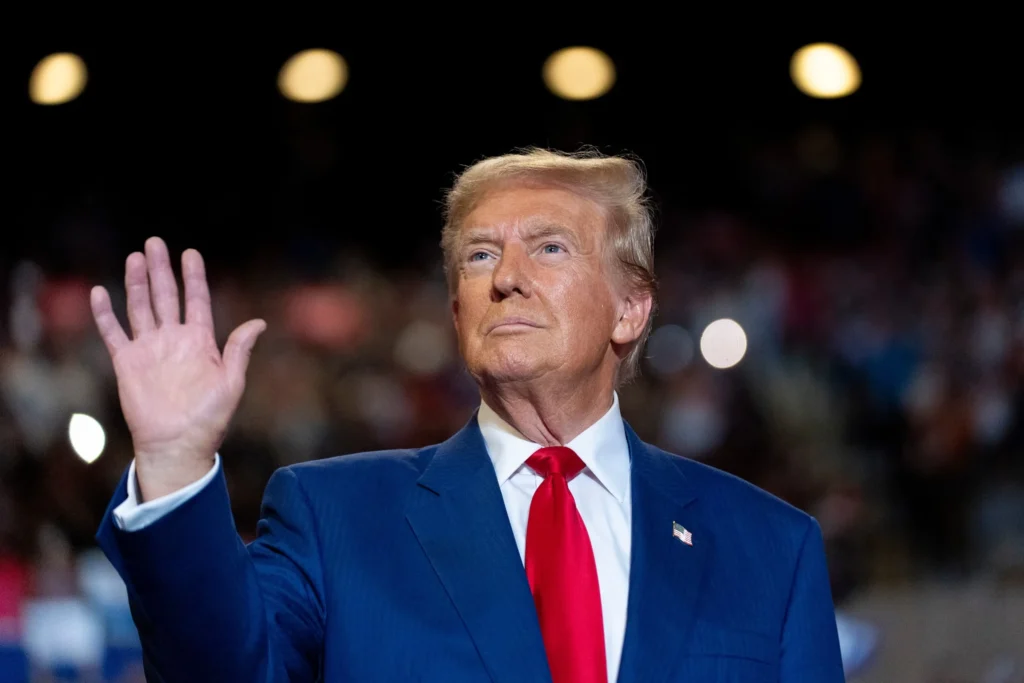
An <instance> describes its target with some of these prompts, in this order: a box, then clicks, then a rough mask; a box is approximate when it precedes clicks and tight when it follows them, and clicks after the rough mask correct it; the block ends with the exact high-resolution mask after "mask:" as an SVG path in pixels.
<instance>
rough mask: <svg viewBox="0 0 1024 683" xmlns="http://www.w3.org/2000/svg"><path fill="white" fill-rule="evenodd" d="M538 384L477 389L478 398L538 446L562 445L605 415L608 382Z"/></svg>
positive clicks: (610, 393) (608, 400)
mask: <svg viewBox="0 0 1024 683" xmlns="http://www.w3.org/2000/svg"><path fill="white" fill-rule="evenodd" d="M539 384H540V383H538V382H529V383H522V384H519V383H515V384H501V385H488V384H486V383H484V384H482V385H481V387H480V397H481V398H482V399H483V401H484V402H485V403H486V404H487V405H488V406H490V408H491V409H492V410H493V411H494V412H496V413H497V414H498V415H499V416H500V417H501V419H503V420H505V422H507V423H509V424H510V425H512V426H513V427H515V428H516V430H518V431H519V433H520V434H522V435H523V436H524V437H526V438H527V439H529V440H530V441H532V442H534V443H537V444H540V445H542V446H564V445H565V444H567V443H569V442H570V441H572V440H573V439H575V438H576V437H577V436H579V435H580V434H581V433H582V432H583V431H585V430H586V429H587V428H588V427H590V426H591V425H592V424H594V423H595V422H597V421H598V420H599V419H601V417H602V416H603V415H604V414H605V413H607V412H608V409H609V408H611V407H612V403H613V401H614V398H613V391H614V389H613V387H612V382H611V381H608V379H607V378H600V380H599V378H594V379H593V380H592V381H589V382H588V381H583V382H578V383H566V382H564V381H562V382H560V383H558V386H553V387H548V386H539Z"/></svg>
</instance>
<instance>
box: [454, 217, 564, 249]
mask: <svg viewBox="0 0 1024 683" xmlns="http://www.w3.org/2000/svg"><path fill="white" fill-rule="evenodd" d="M523 233H524V235H523V236H524V237H525V239H527V240H540V239H546V238H548V237H563V238H565V239H567V240H568V241H569V242H571V243H572V245H573V246H574V247H579V242H578V241H577V239H576V235H575V234H573V232H572V231H571V230H569V229H568V228H567V227H565V226H564V225H560V224H558V223H536V224H534V225H530V224H529V223H528V224H527V225H526V226H525V228H524V230H523ZM495 241H496V240H495V239H494V237H493V233H492V232H491V231H490V229H488V228H483V227H480V228H468V229H467V230H466V232H465V233H464V234H463V238H462V246H463V248H465V247H471V246H476V245H479V244H493V243H494V242H495Z"/></svg>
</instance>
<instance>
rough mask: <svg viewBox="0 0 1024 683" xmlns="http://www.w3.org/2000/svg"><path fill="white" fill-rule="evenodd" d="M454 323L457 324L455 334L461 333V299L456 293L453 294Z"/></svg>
mask: <svg viewBox="0 0 1024 683" xmlns="http://www.w3.org/2000/svg"><path fill="white" fill-rule="evenodd" d="M451 300H452V301H451V306H452V323H454V324H455V334H456V336H458V334H459V299H458V297H456V296H455V295H454V294H453V295H452V296H451Z"/></svg>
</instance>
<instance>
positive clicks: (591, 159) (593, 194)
mask: <svg viewBox="0 0 1024 683" xmlns="http://www.w3.org/2000/svg"><path fill="white" fill-rule="evenodd" d="M510 182H511V183H516V182H522V183H530V182H537V183H541V184H545V185H553V186H556V187H560V188H563V189H566V190H569V191H572V192H576V193H578V194H580V195H582V196H584V197H587V198H589V199H591V200H593V201H595V202H596V203H598V204H599V205H601V206H602V207H603V208H604V209H605V212H606V215H607V217H608V222H607V223H608V227H607V229H608V237H609V238H610V239H609V240H608V241H607V244H608V245H609V246H610V247H611V253H612V254H614V256H615V259H616V262H617V265H618V266H619V271H620V273H621V275H622V277H623V281H624V282H625V284H626V286H627V288H628V289H629V290H630V292H633V293H640V294H649V295H650V296H651V299H652V301H653V300H654V297H655V294H656V291H657V281H656V279H655V277H654V231H655V227H654V216H653V209H652V206H651V203H650V201H649V199H648V197H647V179H646V176H645V173H644V168H643V165H642V164H641V163H640V161H639V160H638V159H635V158H633V157H630V156H606V155H604V154H601V153H600V152H599V151H597V150H596V149H594V148H584V149H582V150H580V151H578V152H575V153H571V154H570V153H565V152H556V151H551V150H547V149H539V148H536V147H531V148H527V149H523V150H518V151H516V152H514V153H512V154H505V155H502V156H498V157H491V158H489V159H483V160H481V161H478V162H476V163H475V164H473V165H472V166H470V167H468V168H467V169H465V170H464V171H463V172H462V173H461V174H460V175H459V176H458V177H457V178H456V180H455V183H454V184H453V185H452V188H451V189H450V190H449V191H448V192H447V194H446V195H445V201H444V219H445V223H444V229H443V230H442V232H441V248H442V250H443V251H444V270H445V275H446V277H447V279H448V287H449V289H450V290H451V291H452V292H454V291H455V287H456V285H457V279H458V268H457V264H456V259H457V258H458V255H457V252H458V237H459V230H460V228H461V226H462V222H463V221H464V220H465V218H466V217H467V216H468V215H469V214H470V213H471V212H472V211H473V209H474V208H475V207H476V205H477V204H478V203H479V202H480V200H481V199H482V198H483V197H484V195H485V194H486V193H487V191H488V190H490V189H493V188H494V187H495V186H496V185H499V184H506V183H510ZM653 320H654V308H653V306H652V309H651V314H650V316H648V319H647V324H646V326H645V327H644V330H643V332H642V333H641V335H640V337H639V338H637V340H636V341H635V342H634V344H633V347H632V348H631V349H630V350H629V353H628V354H627V355H626V358H625V359H624V360H623V362H622V363H621V364H620V366H619V372H618V378H617V379H618V383H619V384H620V385H621V384H625V383H627V382H629V381H630V380H632V379H633V378H634V377H635V376H636V374H637V373H638V372H639V366H640V355H641V354H642V353H643V347H644V343H645V342H646V341H647V336H648V335H649V334H650V332H651V326H652V324H653Z"/></svg>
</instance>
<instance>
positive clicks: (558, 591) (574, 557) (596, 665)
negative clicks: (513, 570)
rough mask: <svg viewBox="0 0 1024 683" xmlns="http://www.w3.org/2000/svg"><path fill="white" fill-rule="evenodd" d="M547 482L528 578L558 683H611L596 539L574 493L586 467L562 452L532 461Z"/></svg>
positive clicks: (531, 526)
mask: <svg viewBox="0 0 1024 683" xmlns="http://www.w3.org/2000/svg"><path fill="white" fill-rule="evenodd" d="M526 464H527V465H529V466H530V467H531V468H533V470H534V471H535V472H537V474H539V475H541V476H542V477H544V481H543V482H541V485H540V486H539V487H538V488H537V492H536V493H534V494H533V500H532V501H531V502H530V520H529V522H528V523H527V525H526V577H527V579H529V581H530V590H532V591H533V602H534V604H535V605H536V606H537V616H538V617H539V619H540V631H541V635H542V636H543V637H544V649H545V650H546V651H547V655H548V665H549V667H550V668H551V677H552V679H553V681H554V683H608V674H607V665H606V661H605V654H604V621H603V619H602V616H601V589H600V587H599V586H598V583H597V564H596V563H595V562H594V550H593V548H591V546H590V535H589V534H587V528H586V527H585V526H583V519H582V518H581V517H580V513H579V511H578V510H577V509H576V500H575V499H574V498H573V497H572V493H570V492H569V484H568V480H569V479H572V478H573V477H574V476H575V475H576V474H579V472H580V471H581V470H582V469H583V461H582V460H580V458H579V456H578V455H576V453H574V452H573V451H572V450H571V449H569V448H564V447H562V446H553V447H550V448H542V449H540V450H539V451H537V452H536V453H534V454H533V455H531V456H530V459H529V460H527V461H526Z"/></svg>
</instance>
